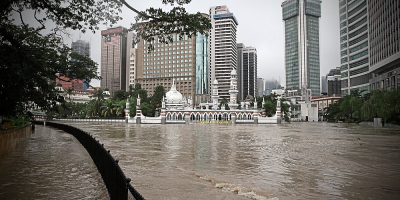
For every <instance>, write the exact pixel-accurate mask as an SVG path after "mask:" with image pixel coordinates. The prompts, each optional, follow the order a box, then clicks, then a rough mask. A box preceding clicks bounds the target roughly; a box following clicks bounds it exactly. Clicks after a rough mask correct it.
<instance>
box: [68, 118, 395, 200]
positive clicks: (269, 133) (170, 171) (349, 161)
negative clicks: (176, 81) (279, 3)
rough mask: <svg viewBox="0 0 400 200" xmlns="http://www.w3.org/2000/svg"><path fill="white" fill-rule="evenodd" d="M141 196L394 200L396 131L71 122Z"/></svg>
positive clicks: (316, 125) (314, 126)
mask: <svg viewBox="0 0 400 200" xmlns="http://www.w3.org/2000/svg"><path fill="white" fill-rule="evenodd" d="M72 125H75V126H78V127H80V128H81V129H84V130H86V131H88V132H90V133H92V134H94V135H96V138H98V139H100V141H102V142H103V143H104V145H105V147H106V148H107V149H109V150H111V154H112V155H113V156H114V157H116V158H117V159H119V160H120V164H121V167H122V168H123V170H124V172H125V174H126V175H127V177H130V178H132V184H133V185H134V187H135V188H136V189H137V190H138V191H139V192H140V193H141V194H142V195H143V196H144V197H145V198H147V199H269V198H279V199H281V200H282V199H399V198H400V131H399V130H398V129H387V128H373V127H370V126H359V125H353V124H328V123H292V124H285V125H231V124H229V125H218V124H212V125H210V124H191V125H178V124H177V125H144V124H141V125H139V124H82V123H75V124H72Z"/></svg>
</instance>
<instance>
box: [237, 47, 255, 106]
mask: <svg viewBox="0 0 400 200" xmlns="http://www.w3.org/2000/svg"><path fill="white" fill-rule="evenodd" d="M243 46H244V45H243ZM238 57H240V59H241V60H242V65H241V66H240V68H241V72H240V75H241V83H240V84H241V86H242V87H241V91H242V94H243V99H246V97H247V96H248V95H251V96H252V97H253V98H255V97H257V93H258V91H257V50H256V48H254V47H243V50H242V55H238ZM243 99H241V100H243Z"/></svg>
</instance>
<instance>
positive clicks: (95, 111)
mask: <svg viewBox="0 0 400 200" xmlns="http://www.w3.org/2000/svg"><path fill="white" fill-rule="evenodd" d="M92 97H93V98H94V100H93V107H92V109H91V111H92V113H91V114H90V116H92V117H93V116H97V117H98V116H100V115H101V106H102V104H103V101H104V94H103V89H101V88H100V89H98V90H97V89H95V90H94V91H93V92H92Z"/></svg>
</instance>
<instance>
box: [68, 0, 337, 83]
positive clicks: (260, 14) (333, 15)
mask: <svg viewBox="0 0 400 200" xmlns="http://www.w3.org/2000/svg"><path fill="white" fill-rule="evenodd" d="M126 2H128V3H129V4H130V5H131V6H132V7H134V8H136V9H138V10H145V9H146V8H149V7H154V8H163V9H170V8H171V7H168V6H165V5H163V4H162V3H161V0H126ZM282 2H283V0H247V1H244V0H229V1H228V0H224V1H223V0H192V2H191V3H190V4H188V5H185V6H184V7H185V8H186V10H187V11H188V12H189V13H196V12H201V13H207V14H208V11H209V8H210V7H211V6H219V5H226V6H227V7H228V9H229V11H230V12H232V13H233V14H234V15H235V16H236V19H237V20H238V21H239V26H238V31H237V42H238V43H244V45H246V46H253V47H255V48H257V54H258V77H261V78H264V79H265V80H272V79H275V80H279V79H280V82H281V84H282V85H285V69H284V23H283V21H282V8H281V4H282ZM321 5H322V12H321V15H322V17H321V19H320V55H321V57H320V61H321V63H320V64H321V75H326V74H327V73H328V71H329V70H330V69H333V68H336V67H339V66H340V49H339V48H340V47H339V43H340V42H339V40H340V38H339V37H340V33H339V31H340V30H339V3H338V0H322V4H321ZM121 16H122V17H123V20H121V21H120V22H119V23H118V24H117V25H122V26H124V27H129V25H130V23H131V22H134V17H135V16H136V13H134V12H133V11H130V10H129V9H127V8H126V7H124V8H123V9H122V15H121ZM105 28H106V27H105V26H103V27H102V28H101V30H104V29H105ZM79 37H80V38H81V39H83V40H90V41H91V58H92V59H93V60H94V61H95V62H97V63H99V69H100V64H101V63H100V61H101V60H100V54H101V53H100V49H101V48H100V47H101V36H100V31H97V32H96V33H95V34H92V33H86V34H79V33H78V32H73V37H72V40H77V39H79ZM68 42H69V43H71V41H68ZM92 84H93V86H99V85H100V82H99V81H92Z"/></svg>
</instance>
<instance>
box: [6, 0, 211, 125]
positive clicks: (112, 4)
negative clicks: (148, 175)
mask: <svg viewBox="0 0 400 200" xmlns="http://www.w3.org/2000/svg"><path fill="white" fill-rule="evenodd" d="M162 2H163V3H164V4H171V5H174V3H177V4H178V6H177V7H174V8H173V9H172V10H171V11H170V12H164V11H162V10H161V9H154V8H149V9H147V10H146V11H138V10H136V9H134V8H132V7H131V6H130V5H129V4H127V3H126V2H125V0H121V1H118V0H63V1H48V0H35V1H34V0H2V1H0V34H1V35H0V54H1V57H2V58H1V59H0V96H1V97H2V98H0V116H3V115H4V116H7V115H10V116H12V115H17V114H18V113H23V112H24V111H25V110H27V109H30V108H32V107H33V106H38V107H40V108H41V109H42V110H54V109H55V108H56V107H57V106H56V105H57V104H58V103H63V102H64V101H65V100H64V98H62V97H60V96H59V95H58V93H57V92H56V90H55V80H56V79H57V78H58V79H61V78H60V77H57V76H56V74H60V75H62V77H68V79H67V80H65V81H71V80H72V79H83V80H85V83H86V84H89V81H90V80H91V79H100V77H99V76H98V75H97V67H98V64H97V63H95V62H93V60H91V59H90V58H88V57H85V56H81V55H79V54H77V53H73V52H72V51H71V49H70V48H69V47H68V45H66V44H64V41H63V37H64V36H65V35H66V34H65V33H66V30H68V29H72V30H80V31H82V32H83V33H84V32H86V31H88V30H90V31H92V32H95V31H96V30H99V27H98V25H99V24H105V25H113V24H115V23H116V22H117V21H118V20H121V19H122V18H121V17H120V16H119V15H118V14H119V13H120V12H121V7H122V6H123V5H125V6H127V7H128V8H129V9H131V10H133V11H134V12H136V13H138V16H137V17H136V23H135V24H132V26H131V28H130V30H135V31H136V32H137V34H136V35H137V38H136V40H138V39H139V38H141V39H144V40H146V41H148V42H149V43H148V44H149V45H151V43H150V42H151V41H154V40H155V39H159V40H160V41H161V42H165V43H167V42H171V41H172V37H171V35H170V34H179V36H180V37H182V36H183V35H188V36H192V35H194V34H196V33H197V32H199V33H202V34H205V33H206V32H207V31H208V30H209V29H211V24H210V22H209V19H208V18H207V17H203V16H202V15H201V14H200V13H196V14H188V13H187V12H186V11H185V9H184V8H183V7H181V6H182V5H183V4H187V3H190V0H163V1H162ZM29 20H33V21H34V23H31V22H30V21H29ZM28 21H29V23H28ZM26 22H27V23H26ZM47 25H49V26H52V27H53V28H51V29H47V28H48V27H46V26H47ZM43 30H47V32H48V33H44V31H43ZM150 49H151V48H150ZM96 107H98V106H94V108H96ZM98 114H99V113H98V112H97V114H96V115H98ZM0 118H1V117H0Z"/></svg>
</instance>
